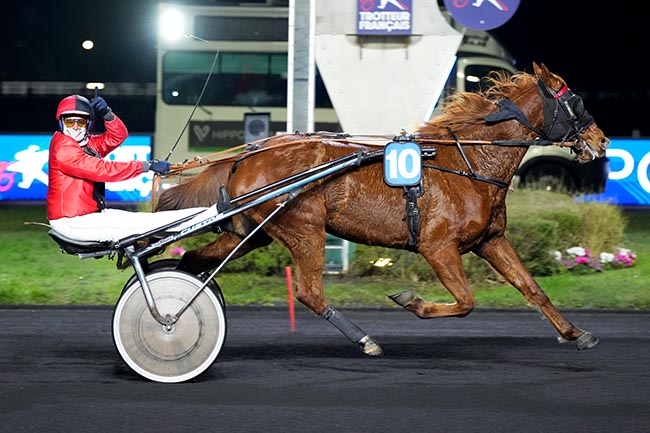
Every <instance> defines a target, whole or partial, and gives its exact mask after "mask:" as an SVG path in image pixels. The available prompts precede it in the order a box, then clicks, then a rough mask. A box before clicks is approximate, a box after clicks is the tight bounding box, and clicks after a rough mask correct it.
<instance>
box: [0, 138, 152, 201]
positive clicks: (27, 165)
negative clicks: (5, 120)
mask: <svg viewBox="0 0 650 433" xmlns="http://www.w3.org/2000/svg"><path fill="white" fill-rule="evenodd" d="M51 138H52V136H51V135H0V200H7V201H9V200H29V201H39V200H43V201H44V200H45V195H46V193H47V182H48V179H47V169H48V157H49V148H50V139H51ZM150 155H151V136H130V137H128V138H127V139H126V141H125V142H124V143H123V144H122V145H121V146H120V147H119V148H117V149H115V150H114V151H113V152H112V153H111V154H110V155H108V156H107V157H106V158H107V159H109V160H114V161H132V160H138V161H143V160H148V159H151V156H150ZM152 179H153V172H149V173H144V174H141V175H140V176H138V177H136V178H133V179H130V180H126V181H122V182H109V183H106V201H108V202H121V201H122V202H138V201H146V200H149V199H150V198H151V187H152Z"/></svg>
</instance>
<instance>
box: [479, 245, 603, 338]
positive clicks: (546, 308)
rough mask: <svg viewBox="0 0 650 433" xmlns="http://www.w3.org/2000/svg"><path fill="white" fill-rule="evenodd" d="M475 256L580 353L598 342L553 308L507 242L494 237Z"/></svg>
mask: <svg viewBox="0 0 650 433" xmlns="http://www.w3.org/2000/svg"><path fill="white" fill-rule="evenodd" d="M476 254H478V255H479V256H480V257H482V258H484V259H485V260H487V262H488V263H490V265H492V267H493V268H494V269H495V270H496V271H497V272H499V273H500V274H501V275H502V276H503V277H504V278H505V279H506V280H507V281H508V282H509V283H510V284H512V285H513V286H514V287H515V288H517V290H519V291H520V292H521V294H522V295H524V297H525V298H526V300H527V301H528V302H530V303H531V304H533V305H535V306H537V308H539V310H540V311H541V312H542V314H544V316H546V318H547V319H548V321H549V322H551V324H552V325H553V326H554V327H555V329H556V330H557V332H558V333H559V334H560V336H561V337H562V338H564V339H566V340H570V341H575V342H576V346H577V347H578V349H579V350H582V349H589V348H591V347H594V346H595V345H596V344H598V338H596V337H595V336H594V335H592V334H591V333H589V332H585V331H583V330H581V329H578V328H576V327H575V326H573V325H572V324H571V322H569V321H568V320H567V319H565V318H564V316H563V315H562V313H560V312H559V311H558V309H557V308H555V306H554V305H553V304H552V303H551V300H550V299H549V298H548V296H546V293H544V291H543V290H542V288H541V287H539V285H538V284H537V282H535V280H534V279H533V277H532V276H531V275H530V273H529V272H528V270H527V269H526V267H525V266H524V264H523V263H522V262H521V260H520V259H519V256H518V255H517V253H516V252H515V250H514V248H513V247H512V244H511V243H510V241H509V240H508V239H507V238H505V237H497V238H493V239H491V240H490V241H488V242H486V243H484V244H483V245H481V247H480V249H479V250H477V251H476Z"/></svg>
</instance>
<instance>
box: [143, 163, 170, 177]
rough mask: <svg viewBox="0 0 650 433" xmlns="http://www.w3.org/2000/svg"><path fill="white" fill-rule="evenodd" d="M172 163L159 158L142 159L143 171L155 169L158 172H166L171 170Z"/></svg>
mask: <svg viewBox="0 0 650 433" xmlns="http://www.w3.org/2000/svg"><path fill="white" fill-rule="evenodd" d="M170 165H171V164H170V163H169V162H167V161H160V160H158V159H152V160H151V161H142V171H143V172H147V171H149V170H151V171H155V172H156V173H160V174H164V173H167V172H168V171H169V167H170Z"/></svg>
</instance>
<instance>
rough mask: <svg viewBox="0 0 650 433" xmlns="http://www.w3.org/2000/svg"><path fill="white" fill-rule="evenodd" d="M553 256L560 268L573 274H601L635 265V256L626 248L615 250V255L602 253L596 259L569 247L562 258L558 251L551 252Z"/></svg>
mask: <svg viewBox="0 0 650 433" xmlns="http://www.w3.org/2000/svg"><path fill="white" fill-rule="evenodd" d="M553 255H554V256H555V259H556V260H557V261H558V262H559V263H560V264H561V265H562V266H564V267H565V268H566V269H568V270H569V271H574V272H576V271H577V272H585V271H595V272H602V271H604V270H605V269H619V268H629V267H630V266H634V264H635V263H636V254H634V253H633V252H632V251H631V250H628V249H626V248H617V249H616V253H608V252H603V253H600V255H599V256H598V257H594V256H592V255H591V251H589V249H587V248H582V247H571V248H569V249H567V250H566V255H564V256H563V255H562V253H561V252H560V251H553Z"/></svg>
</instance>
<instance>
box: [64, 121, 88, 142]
mask: <svg viewBox="0 0 650 433" xmlns="http://www.w3.org/2000/svg"><path fill="white" fill-rule="evenodd" d="M63 133H64V134H65V135H67V136H69V137H72V138H73V139H74V140H75V141H76V142H77V143H79V145H80V146H84V145H86V143H88V128H85V127H84V128H77V129H75V128H74V127H72V128H68V127H67V126H65V125H63Z"/></svg>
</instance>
